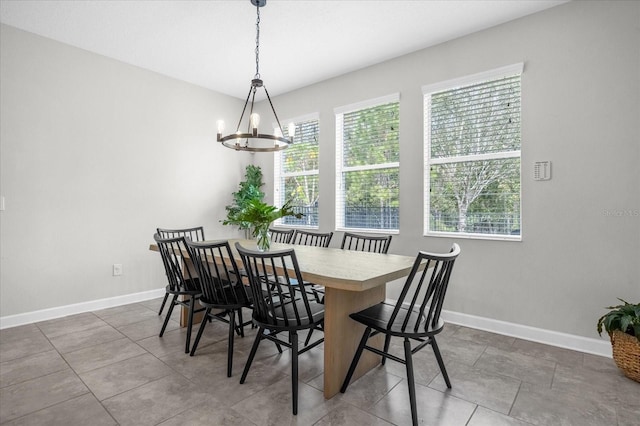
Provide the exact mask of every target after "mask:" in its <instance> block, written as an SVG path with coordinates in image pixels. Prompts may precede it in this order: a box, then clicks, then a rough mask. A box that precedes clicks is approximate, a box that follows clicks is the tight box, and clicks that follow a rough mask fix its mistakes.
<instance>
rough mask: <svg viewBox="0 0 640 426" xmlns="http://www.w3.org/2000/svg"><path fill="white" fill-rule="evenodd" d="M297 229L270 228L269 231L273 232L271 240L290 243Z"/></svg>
mask: <svg viewBox="0 0 640 426" xmlns="http://www.w3.org/2000/svg"><path fill="white" fill-rule="evenodd" d="M295 231H296V230H295V229H276V228H269V233H270V234H271V241H273V242H274V243H285V244H289V243H290V242H291V239H292V238H293V234H294V232H295Z"/></svg>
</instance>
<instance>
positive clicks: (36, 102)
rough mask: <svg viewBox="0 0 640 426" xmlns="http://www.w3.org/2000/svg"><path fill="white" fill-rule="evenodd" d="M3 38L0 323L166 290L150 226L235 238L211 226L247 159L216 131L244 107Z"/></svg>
mask: <svg viewBox="0 0 640 426" xmlns="http://www.w3.org/2000/svg"><path fill="white" fill-rule="evenodd" d="M1 31H2V33H1V34H0V40H1V43H2V44H1V45H0V52H1V56H0V79H1V80H0V82H1V85H0V89H1V92H0V95H1V96H0V101H1V103H0V119H1V121H0V127H1V133H0V142H1V146H0V151H1V154H2V157H1V158H2V159H1V181H0V182H1V186H0V193H1V194H2V195H3V196H4V197H5V198H6V210H5V211H2V212H1V214H0V230H1V232H2V234H1V235H2V238H1V239H0V250H1V262H0V263H1V265H0V271H1V272H0V273H1V275H0V303H1V305H0V312H1V315H0V316H2V317H6V316H10V315H15V314H21V313H26V312H32V311H38V310H42V309H46V308H53V307H59V306H64V305H70V304H74V303H81V302H87V301H92V300H96V299H103V298H111V297H115V296H121V295H127V294H132V293H138V292H144V291H148V290H153V289H159V288H161V287H163V286H164V285H166V278H165V277H164V273H163V271H162V264H161V262H160V256H159V255H158V254H157V253H152V252H150V251H149V250H148V247H149V243H151V242H152V241H153V233H154V232H155V228H156V227H158V226H160V227H182V226H195V225H200V224H202V225H204V226H205V231H206V232H207V234H209V235H217V236H225V235H234V236H235V234H236V233H235V231H234V230H233V229H231V228H228V227H222V225H221V224H220V223H219V222H218V220H219V219H221V218H222V217H224V206H225V205H226V204H228V203H229V202H230V201H231V192H232V191H234V190H235V189H236V187H237V184H238V182H239V180H240V179H241V177H242V176H243V174H244V165H245V164H248V163H249V162H250V161H251V157H250V155H249V154H244V155H243V154H238V153H236V152H233V151H231V150H228V149H222V148H221V147H220V146H218V144H217V143H216V142H215V132H216V129H215V121H216V119H218V118H226V119H227V120H229V119H231V117H230V116H229V117H225V115H226V112H227V111H239V110H240V108H241V106H242V102H241V101H239V100H237V99H234V98H231V97H227V96H224V95H220V94H216V93H213V92H211V91H209V90H205V89H203V88H200V87H196V86H193V85H190V84H187V83H183V82H179V81H177V80H173V79H170V78H166V77H163V76H161V75H158V74H155V73H152V72H149V71H145V70H142V69H140V68H136V67H133V66H129V65H126V64H123V63H120V62H117V61H114V60H111V59H107V58H105V57H102V56H99V55H95V54H92V53H89V52H86V51H83V50H80V49H77V48H73V47H70V46H67V45H64V44H61V43H57V42H54V41H51V40H48V39H45V38H42V37H39V36H35V35H33V34H30V33H26V32H23V31H20V30H17V29H15V28H13V27H9V26H5V25H2V27H1ZM114 263H121V264H122V265H123V268H124V275H123V276H120V277H112V276H111V266H112V264H114Z"/></svg>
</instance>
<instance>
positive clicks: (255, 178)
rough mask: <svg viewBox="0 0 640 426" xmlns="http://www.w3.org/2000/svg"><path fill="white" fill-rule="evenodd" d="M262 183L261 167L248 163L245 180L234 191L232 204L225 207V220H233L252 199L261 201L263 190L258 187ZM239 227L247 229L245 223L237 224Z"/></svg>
mask: <svg viewBox="0 0 640 426" xmlns="http://www.w3.org/2000/svg"><path fill="white" fill-rule="evenodd" d="M263 185H264V183H263V182H262V169H261V168H260V167H259V166H254V165H251V164H250V165H248V166H247V167H246V170H245V180H244V181H242V182H240V188H239V189H238V191H236V192H234V193H233V194H232V195H233V204H230V205H228V206H226V207H225V209H226V210H227V220H231V221H233V220H234V218H235V217H236V216H237V215H238V214H239V213H240V212H241V211H242V210H243V209H244V208H245V207H246V206H247V204H248V203H249V202H251V201H253V200H257V201H262V200H263V199H264V192H262V190H261V189H260V188H261V187H262V186H263ZM238 226H239V227H240V229H249V226H248V225H246V223H244V222H243V223H241V224H238Z"/></svg>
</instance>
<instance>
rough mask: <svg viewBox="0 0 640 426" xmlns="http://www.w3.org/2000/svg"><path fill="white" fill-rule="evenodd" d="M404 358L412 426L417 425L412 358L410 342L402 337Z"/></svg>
mask: <svg viewBox="0 0 640 426" xmlns="http://www.w3.org/2000/svg"><path fill="white" fill-rule="evenodd" d="M404 359H405V366H406V367H407V382H408V384H409V403H410V404H411V420H412V423H413V425H414V426H417V425H418V409H417V407H416V384H415V380H414V377H413V359H412V357H411V342H410V341H409V339H408V338H406V337H405V339H404Z"/></svg>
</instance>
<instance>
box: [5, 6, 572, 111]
mask: <svg viewBox="0 0 640 426" xmlns="http://www.w3.org/2000/svg"><path fill="white" fill-rule="evenodd" d="M566 1H567V0H548V1H547V0H531V1H529V0H497V1H489V0H471V1H466V0H458V1H449V0H444V1H437V0H423V1H416V0H414V1H403V0H390V1H379V0H368V1H367V0H353V1H337V0H331V1H324V0H309V1H303V0H295V1H294V0H268V2H267V5H266V6H265V7H262V8H260V19H261V21H260V75H261V77H262V79H263V80H264V84H265V86H266V87H267V89H268V90H269V93H270V94H271V96H275V95H278V94H282V93H285V92H288V91H291V90H294V89H297V88H300V87H304V86H307V85H310V84H313V83H315V82H318V81H322V80H326V79H328V78H331V77H335V76H338V75H341V74H344V73H347V72H350V71H354V70H357V69H360V68H363V67H366V66H369V65H372V64H376V63H379V62H382V61H385V60H388V59H391V58H395V57H398V56H401V55H404V54H406V53H410V52H413V51H416V50H420V49H423V48H425V47H429V46H433V45H435V44H439V43H442V42H445V41H447V40H451V39H454V38H457V37H460V36H463V35H466V34H470V33H473V32H476V31H479V30H482V29H485V28H489V27H492V26H495V25H499V24H501V23H504V22H507V21H510V20H513V19H517V18H520V17H522V16H525V15H529V14H531V13H535V12H538V11H541V10H544V9H547V8H550V7H553V6H557V5H559V4H562V3H566ZM0 21H1V22H2V23H4V24H8V25H11V26H14V27H17V28H20V29H23V30H26V31H29V32H32V33H35V34H39V35H41V36H44V37H48V38H51V39H54V40H57V41H60V42H62V43H67V44H70V45H72V46H76V47H79V48H81V49H85V50H88V51H91V52H95V53H98V54H101V55H104V56H107V57H111V58H114V59H117V60H120V61H122V62H126V63H128V64H132V65H136V66H139V67H141V68H145V69H148V70H152V71H155V72H158V73H160V74H163V75H167V76H170V77H173V78H176V79H179V80H183V81H187V82H190V83H193V84H196V85H198V86H202V87H206V88H209V89H212V90H215V91H218V92H221V93H225V94H228V95H231V96H235V97H238V98H240V99H243V100H244V98H245V97H246V96H247V93H248V91H249V84H250V80H251V79H252V78H253V76H254V74H255V71H256V63H255V38H256V8H255V7H254V6H252V5H251V3H250V2H249V0H227V1H223V0H211V1H189V0H181V1H171V0H161V1H160V0H158V1H149V0H143V1H139V0H109V1H93V0H91V1H90V0H71V1H56V0H44V1H37V0H0Z"/></svg>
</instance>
